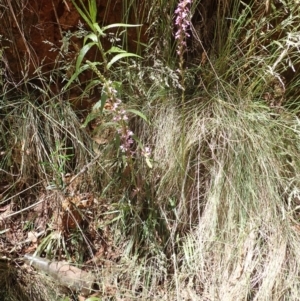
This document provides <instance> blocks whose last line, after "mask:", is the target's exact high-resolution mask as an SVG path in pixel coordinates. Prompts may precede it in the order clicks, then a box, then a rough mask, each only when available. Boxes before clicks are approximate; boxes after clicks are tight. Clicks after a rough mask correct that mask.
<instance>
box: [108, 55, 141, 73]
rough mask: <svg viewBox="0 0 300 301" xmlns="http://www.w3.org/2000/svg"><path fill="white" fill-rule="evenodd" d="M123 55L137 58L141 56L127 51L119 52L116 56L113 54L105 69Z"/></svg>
mask: <svg viewBox="0 0 300 301" xmlns="http://www.w3.org/2000/svg"><path fill="white" fill-rule="evenodd" d="M124 57H138V58H142V57H141V56H139V55H137V54H134V53H129V52H125V53H119V54H117V55H116V56H114V57H113V58H112V59H111V61H110V62H109V63H108V64H107V69H109V68H110V67H111V66H112V65H113V64H114V63H115V62H117V61H118V60H120V59H122V58H124Z"/></svg>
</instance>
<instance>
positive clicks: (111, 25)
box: [102, 23, 143, 31]
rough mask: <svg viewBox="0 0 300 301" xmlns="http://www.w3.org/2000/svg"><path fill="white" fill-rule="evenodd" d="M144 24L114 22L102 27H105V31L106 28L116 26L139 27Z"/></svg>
mask: <svg viewBox="0 0 300 301" xmlns="http://www.w3.org/2000/svg"><path fill="white" fill-rule="evenodd" d="M142 25H143V24H125V23H114V24H110V25H107V26H105V27H103V28H102V29H103V31H105V30H106V29H109V28H114V27H139V26H142Z"/></svg>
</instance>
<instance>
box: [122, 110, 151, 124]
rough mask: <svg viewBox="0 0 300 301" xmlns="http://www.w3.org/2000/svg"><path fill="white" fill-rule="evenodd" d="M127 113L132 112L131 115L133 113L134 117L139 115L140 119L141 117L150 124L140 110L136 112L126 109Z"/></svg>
mask: <svg viewBox="0 0 300 301" xmlns="http://www.w3.org/2000/svg"><path fill="white" fill-rule="evenodd" d="M126 111H127V112H130V113H133V114H134V115H137V116H139V117H141V118H142V119H144V120H145V121H146V122H147V123H149V121H148V119H147V117H146V116H145V115H144V114H143V113H141V112H140V111H138V110H135V109H126Z"/></svg>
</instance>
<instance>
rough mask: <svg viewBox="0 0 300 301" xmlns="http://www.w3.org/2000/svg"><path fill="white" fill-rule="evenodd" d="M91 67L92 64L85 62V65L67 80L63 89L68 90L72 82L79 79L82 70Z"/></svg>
mask: <svg viewBox="0 0 300 301" xmlns="http://www.w3.org/2000/svg"><path fill="white" fill-rule="evenodd" d="M89 68H90V66H89V65H88V64H85V65H83V66H81V67H80V68H79V69H78V70H77V71H76V72H75V73H74V74H73V75H72V76H71V78H70V79H69V81H68V82H67V84H66V85H65V86H64V87H63V91H66V90H67V89H68V87H69V86H70V85H71V84H72V82H73V81H74V80H75V79H77V78H78V75H79V74H80V73H81V72H83V71H85V70H87V69H89Z"/></svg>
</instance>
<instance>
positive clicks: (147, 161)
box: [146, 158, 153, 168]
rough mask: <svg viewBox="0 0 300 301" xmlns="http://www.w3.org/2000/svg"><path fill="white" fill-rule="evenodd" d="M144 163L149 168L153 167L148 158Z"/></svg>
mask: <svg viewBox="0 0 300 301" xmlns="http://www.w3.org/2000/svg"><path fill="white" fill-rule="evenodd" d="M146 163H147V165H148V167H149V168H152V167H153V166H152V163H151V161H150V159H149V158H146Z"/></svg>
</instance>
